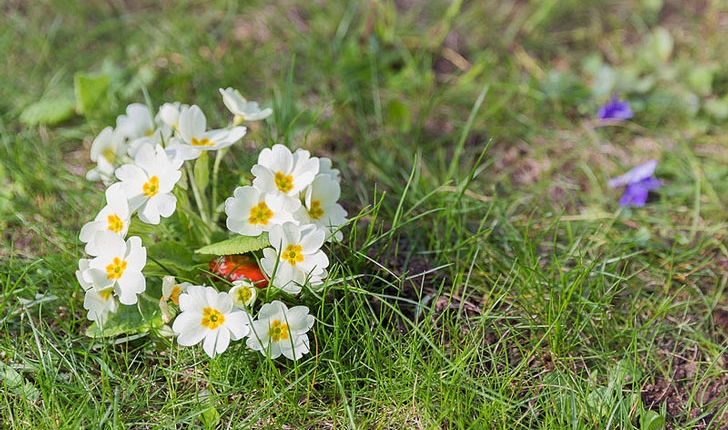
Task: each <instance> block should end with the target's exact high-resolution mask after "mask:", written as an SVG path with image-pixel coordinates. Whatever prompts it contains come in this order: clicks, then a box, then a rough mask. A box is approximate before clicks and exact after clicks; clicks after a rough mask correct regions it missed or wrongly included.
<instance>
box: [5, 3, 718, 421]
mask: <svg viewBox="0 0 728 430" xmlns="http://www.w3.org/2000/svg"><path fill="white" fill-rule="evenodd" d="M134 3H135V4H133V5H127V6H126V8H125V7H123V6H122V5H121V4H120V3H114V2H112V3H108V4H107V3H103V4H102V3H99V2H78V3H77V4H76V3H74V4H72V7H70V6H68V7H62V5H61V4H60V3H58V4H56V3H54V2H51V4H49V5H43V7H40V6H31V5H28V6H23V5H21V3H19V2H10V3H9V5H8V6H4V7H7V9H8V10H7V14H6V17H7V19H6V21H5V22H6V24H7V25H4V26H2V29H0V52H3V54H4V58H6V59H7V61H5V62H4V64H3V65H2V66H0V76H2V77H3V78H4V81H5V82H6V84H4V85H3V86H2V87H1V88H0V95H2V97H1V100H0V108H1V109H0V111H1V112H2V116H0V166H1V168H0V188H1V189H0V232H1V233H2V246H1V247H0V285H1V287H0V326H1V327H2V332H3V333H4V336H2V337H0V379H1V380H2V384H3V385H2V389H1V390H0V409H2V410H3V411H8V412H7V413H4V414H2V418H1V419H2V421H1V422H2V426H3V427H9V428H13V427H14V428H24V427H29V426H32V427H36V428H80V427H101V428H107V427H108V428H118V427H122V426H128V427H138V428H145V427H154V428H179V427H187V426H202V427H206V428H247V427H253V428H285V427H286V426H288V427H290V428H332V427H336V428H339V427H352V428H499V429H514V428H523V429H527V428H544V429H546V428H550V429H562V428H638V429H647V428H650V427H648V424H649V423H645V422H643V421H644V419H646V418H649V417H652V418H654V415H656V416H658V417H663V418H665V419H667V422H669V423H670V425H672V426H673V428H693V427H694V428H717V427H718V426H719V425H722V424H724V423H725V422H724V421H725V420H726V419H728V412H727V409H728V403H726V402H725V401H724V399H721V398H720V396H716V395H715V393H716V392H720V387H724V386H721V385H720V384H721V382H720V381H725V363H724V360H723V358H722V357H723V356H724V355H725V352H726V343H725V336H726V332H725V328H724V327H721V326H720V323H719V320H718V319H717V316H716V315H717V314H716V313H715V312H716V310H721V309H723V310H725V309H726V301H725V288H726V279H727V278H726V264H727V263H726V262H728V251H726V249H725V243H724V242H725V236H726V223H725V219H724V213H725V205H724V203H723V199H722V196H724V195H725V193H726V191H728V189H726V185H725V184H726V181H725V171H724V170H725V169H724V164H725V160H726V156H728V155H727V154H726V152H725V144H724V141H725V132H724V130H722V129H721V128H720V121H716V119H715V117H712V116H711V114H709V113H708V111H707V110H705V108H704V107H703V108H701V109H703V110H699V112H698V113H696V114H695V115H694V116H690V115H687V114H685V113H684V112H683V111H682V110H680V109H682V108H680V109H678V107H679V106H677V105H675V103H677V102H676V100H680V99H681V97H683V95H684V91H694V90H695V88H693V87H691V86H690V85H692V84H690V83H685V84H683V83H682V81H680V82H676V81H674V80H671V79H673V78H671V77H670V76H664V75H661V74H660V73H659V72H653V74H654V76H657V78H656V79H657V83H656V86H655V89H654V90H652V91H650V92H648V93H645V94H636V93H635V94H632V96H633V99H634V100H635V105H634V107H635V110H636V117H635V119H634V120H633V121H631V122H629V123H624V124H618V125H610V126H602V125H599V124H597V123H596V122H595V121H594V114H593V112H594V111H595V107H596V101H595V100H592V99H590V92H589V88H590V87H589V85H591V84H592V82H589V80H590V79H592V77H590V75H589V73H588V72H587V71H585V70H586V69H587V67H586V66H584V61H585V60H584V59H585V58H586V57H587V56H588V55H589V54H592V53H594V52H600V53H604V57H605V58H606V59H607V60H608V61H612V62H613V64H615V66H617V65H618V66H624V67H627V66H629V65H630V64H632V63H630V62H633V63H634V62H636V61H637V60H636V59H635V57H636V53H638V52H640V51H639V46H640V43H641V40H642V39H645V38H646V37H647V35H648V34H650V30H651V29H653V28H654V27H655V25H656V24H657V23H660V21H659V20H660V19H661V18H660V16H661V15H659V14H658V13H656V12H655V11H651V10H649V8H648V7H647V6H645V5H642V6H638V5H630V4H628V3H629V2H623V3H620V4H615V5H612V6H605V5H603V4H602V2H596V1H595V2H587V4H586V5H582V4H576V3H575V2H568V3H569V5H566V6H559V5H558V2H541V3H539V4H533V5H518V4H517V3H513V4H511V3H508V2H506V3H503V2H491V1H487V2H482V4H481V3H478V4H467V2H457V1H456V2H450V3H447V2H411V3H412V4H411V5H409V9H408V8H407V7H406V6H403V5H402V4H399V3H396V2H373V3H371V4H366V5H364V4H362V5H357V4H354V3H352V4H349V5H346V4H338V3H337V4H335V5H331V7H328V6H327V8H325V9H322V8H318V7H317V6H316V5H305V4H296V3H293V2H283V3H280V4H264V3H262V2H258V3H257V4H249V5H245V6H242V5H238V4H237V2H232V1H230V2H226V1H218V2H215V3H214V4H211V5H205V6H203V5H202V4H197V3H196V2H181V3H179V4H176V3H175V4H167V5H164V6H158V5H156V4H153V3H149V4H147V3H145V2H134ZM395 3H396V4H395ZM401 3H407V2H401ZM476 3H477V2H476ZM665 3H670V4H672V3H671V2H669V1H666V2H665ZM46 6H48V7H47V9H46V8H45V7H46ZM668 6H669V5H668ZM668 6H666V7H665V9H664V12H663V17H669V18H670V20H667V18H665V21H664V22H662V23H661V24H662V25H664V26H666V28H668V29H671V28H673V27H671V26H674V28H675V31H674V32H673V36H674V38H675V44H676V48H675V49H674V51H673V55H672V56H671V58H670V63H669V64H672V65H675V70H676V73H679V74H681V75H680V76H683V75H688V74H689V73H688V67H687V66H686V65H687V64H692V63H694V62H699V63H700V64H703V63H704V64H722V63H721V61H723V58H725V54H726V52H725V44H721V43H720V38H717V36H716V34H718V33H719V32H716V31H712V30H711V31H709V32H706V33H705V34H703V35H702V36H704V37H701V35H700V34H698V33H696V32H697V31H698V30H697V29H696V28H695V27H694V24H695V23H696V22H698V16H700V17H704V18H705V19H704V20H703V19H702V18H701V22H703V21H704V22H705V23H706V25H708V26H709V27H710V29H713V30H714V29H715V28H718V27H716V26H718V25H719V24H718V23H719V20H718V17H719V15H720V13H721V12H722V13H725V12H726V11H725V10H724V7H722V6H720V5H714V6H711V7H708V9H707V10H706V11H703V12H701V14H700V15H697V14H696V13H697V12H695V11H693V10H692V9H689V8H688V9H685V10H684V11H682V12H678V11H673V9H675V8H671V7H668ZM721 8H722V9H721ZM625 17H626V18H625ZM448 30H449V31H450V32H449V33H448ZM423 34H424V35H426V37H422V36H421V35H423ZM693 58H694V59H693ZM104 71H106V72H109V73H111V74H112V76H113V79H114V80H113V82H114V84H113V85H112V86H111V87H110V90H109V99H108V100H107V101H106V102H105V103H103V104H102V105H101V107H100V108H99V110H98V111H97V112H93V113H89V114H87V115H85V116H81V115H74V116H73V117H72V118H71V119H70V120H69V121H67V122H64V123H62V124H59V125H54V126H51V125H48V126H46V125H33V126H27V125H24V124H21V123H20V122H19V117H20V114H21V112H22V111H23V109H24V108H25V107H26V106H28V105H29V104H31V103H33V102H36V101H38V100H40V99H42V98H43V97H48V96H53V95H57V94H63V93H64V92H67V91H72V89H73V75H74V73H76V72H91V73H95V72H104ZM693 79H696V80H697V79H698V78H697V77H693ZM726 81H727V80H726V77H725V76H724V73H722V72H720V73H718V72H716V74H715V76H714V78H713V86H712V90H711V91H712V92H711V93H710V94H706V95H699V97H698V100H699V101H700V102H701V103H703V102H705V101H707V100H710V99H718V98H720V97H723V96H724V95H725V92H726V88H725V86H726V85H725V82H726ZM686 82H687V81H686ZM691 82H692V81H691ZM227 86H235V87H238V88H240V89H241V90H243V91H244V92H246V94H249V95H250V96H251V98H252V99H256V100H260V101H263V102H264V104H266V105H269V106H273V107H274V108H275V111H276V113H275V115H274V118H273V119H272V120H271V121H269V122H268V123H267V124H266V125H264V126H261V127H257V128H255V129H252V130H251V131H250V133H249V136H248V137H249V139H250V140H249V141H248V143H246V144H247V145H249V146H247V147H241V148H235V149H233V150H231V152H230V154H228V155H230V160H229V161H225V162H224V164H223V169H225V170H226V171H227V172H229V176H228V177H226V178H225V181H224V182H223V183H224V184H225V185H226V186H227V185H230V186H232V187H234V185H235V184H236V183H237V180H236V177H235V175H236V174H239V173H240V172H241V171H244V170H245V169H246V167H245V166H247V165H248V164H249V160H250V159H251V157H252V155H251V154H253V153H254V152H255V151H253V149H254V147H260V146H264V145H269V144H272V143H275V142H286V143H289V144H291V145H295V146H301V147H305V148H307V149H310V150H311V151H312V152H313V153H314V155H322V156H327V157H331V158H332V159H333V160H334V162H335V164H336V165H337V166H339V167H340V169H341V171H342V177H343V180H342V190H343V195H342V199H341V200H342V203H343V204H344V205H345V206H346V207H347V209H348V210H349V215H350V217H351V218H352V219H353V221H352V223H351V224H350V225H349V226H347V227H346V228H345V230H344V233H345V238H346V239H345V241H344V243H343V244H342V245H341V246H336V247H332V249H331V250H330V252H331V255H332V262H333V265H332V267H331V274H330V277H329V280H328V281H327V284H326V287H325V288H324V290H323V292H322V293H321V294H320V295H319V296H316V295H308V296H304V298H303V299H304V300H305V302H306V304H307V305H308V306H309V307H310V308H311V313H312V314H313V315H315V316H316V318H317V324H316V325H315V326H314V330H313V332H312V339H311V345H312V348H311V349H312V351H311V353H310V354H309V355H307V356H305V357H304V359H302V360H300V361H298V362H295V363H294V362H291V361H286V360H280V361H275V362H272V361H269V360H266V359H265V358H264V357H263V356H261V355H260V354H258V353H255V352H253V351H249V350H246V349H245V347H244V345H238V344H235V345H233V346H232V347H231V348H230V350H229V351H228V352H226V353H225V354H223V355H221V356H220V357H218V358H216V359H214V360H209V359H208V358H207V356H206V355H204V353H202V351H201V350H200V349H198V348H186V349H180V348H178V347H177V346H176V345H174V344H169V343H167V342H163V341H154V340H153V339H152V338H151V337H149V336H141V337H135V336H133V337H132V338H129V339H114V340H108V339H90V338H87V337H86V336H84V332H85V329H86V327H87V326H88V324H87V321H86V319H85V311H84V309H83V306H82V303H83V294H82V291H81V289H80V288H79V286H78V285H77V282H76V280H75V275H74V271H75V270H76V267H77V261H78V258H79V257H80V255H81V251H82V247H81V245H80V244H79V242H78V239H77V235H78V231H79V229H80V226H81V225H83V223H84V222H86V221H87V220H88V219H90V218H91V217H93V214H94V213H95V212H96V211H97V210H98V209H99V208H100V204H101V202H100V196H101V192H100V191H99V189H98V188H97V187H96V185H95V184H90V183H88V182H87V181H85V179H84V178H83V175H84V174H85V172H86V170H87V169H88V168H89V167H90V163H89V160H88V147H89V145H90V141H91V139H92V138H93V136H94V135H95V134H96V133H98V131H99V130H100V129H101V128H102V127H104V126H105V125H108V124H113V120H114V118H115V117H116V115H119V114H120V113H122V112H123V109H124V107H125V106H126V104H128V103H130V102H145V99H144V97H145V95H144V93H143V91H142V88H144V89H145V90H146V91H147V94H148V95H149V99H150V100H151V101H153V102H155V103H161V102H164V101H174V100H179V101H183V102H186V103H190V102H196V103H199V104H200V105H205V106H221V105H220V103H219V101H218V100H217V97H218V95H217V94H218V93H217V88H219V87H223V88H224V87H227ZM660 100H662V101H663V102H664V101H666V102H664V103H662V102H660ZM701 106H705V105H701ZM212 112H213V113H212V114H211V115H212V116H213V120H214V121H216V122H220V121H217V120H219V119H222V118H224V117H225V113H223V110H222V109H220V110H218V111H214V110H213V111H212ZM211 121H212V120H211ZM649 158H658V159H659V160H660V164H659V166H658V169H657V175H658V177H660V178H661V179H662V180H663V181H664V182H665V186H664V187H663V188H662V189H661V190H660V191H659V192H658V193H656V195H654V196H653V198H651V199H650V201H649V202H648V205H647V206H646V207H644V208H633V209H622V208H619V207H618V205H617V204H616V202H617V200H618V199H619V193H620V190H612V189H609V188H608V187H607V186H606V180H607V179H608V178H609V177H613V176H616V175H619V174H621V173H623V172H624V171H626V170H627V169H629V168H630V167H632V166H633V165H635V164H638V163H639V162H643V161H645V160H646V159H649ZM221 193H223V194H224V193H226V191H222V190H221ZM660 393H664V394H660ZM660 395H662V397H660ZM678 398H679V399H680V403H679V404H676V403H675V399H678ZM648 411H651V412H652V413H654V415H650V413H649V412H648ZM643 417H646V418H643ZM701 426H702V427H701Z"/></svg>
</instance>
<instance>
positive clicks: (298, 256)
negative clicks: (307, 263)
mask: <svg viewBox="0 0 728 430" xmlns="http://www.w3.org/2000/svg"><path fill="white" fill-rule="evenodd" d="M301 251H303V248H302V247H301V245H288V246H286V250H285V251H283V255H281V258H283V259H284V260H286V261H287V262H288V264H290V265H291V266H295V265H296V263H300V262H302V261H303V253H302V252H301Z"/></svg>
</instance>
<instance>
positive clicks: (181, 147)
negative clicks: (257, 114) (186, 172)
mask: <svg viewBox="0 0 728 430" xmlns="http://www.w3.org/2000/svg"><path fill="white" fill-rule="evenodd" d="M177 127H178V138H179V139H178V140H176V141H175V143H173V145H170V149H174V151H176V153H177V154H179V156H180V157H182V159H184V160H193V159H195V158H197V157H199V156H200V154H201V153H202V151H214V150H217V149H222V148H226V147H228V146H230V145H232V144H234V143H235V142H237V141H238V140H240V139H241V138H242V137H243V136H245V133H246V131H247V129H246V128H245V127H233V128H231V129H219V130H209V131H208V130H207V119H206V118H205V114H204V113H203V112H202V109H200V107H199V106H197V105H192V106H189V107H187V108H184V107H182V108H180V112H179V117H178V120H177Z"/></svg>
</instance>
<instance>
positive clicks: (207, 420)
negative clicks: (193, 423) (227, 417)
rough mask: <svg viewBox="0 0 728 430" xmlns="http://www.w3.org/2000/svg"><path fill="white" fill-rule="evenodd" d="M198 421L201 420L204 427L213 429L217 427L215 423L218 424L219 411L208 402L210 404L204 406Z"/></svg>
mask: <svg viewBox="0 0 728 430" xmlns="http://www.w3.org/2000/svg"><path fill="white" fill-rule="evenodd" d="M200 422H202V425H203V426H204V427H205V428H206V429H214V428H217V425H218V424H220V413H219V412H218V411H217V408H215V406H214V405H213V404H212V402H210V405H209V406H207V408H205V410H204V411H202V413H201V414H200Z"/></svg>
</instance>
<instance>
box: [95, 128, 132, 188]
mask: <svg viewBox="0 0 728 430" xmlns="http://www.w3.org/2000/svg"><path fill="white" fill-rule="evenodd" d="M126 153H127V146H126V143H125V141H124V136H123V135H122V134H121V133H117V132H116V131H115V130H114V129H113V128H112V127H106V128H104V129H103V130H101V133H99V134H98V136H96V138H94V141H93V143H92V144H91V150H90V156H91V161H93V162H95V163H96V167H94V168H93V169H91V170H89V171H88V173H86V179H88V180H89V181H99V180H100V181H103V182H104V184H107V185H108V184H110V183H111V182H113V180H114V170H115V169H116V168H117V167H119V166H121V165H122V164H124V163H126V162H127V161H129V157H127V155H126Z"/></svg>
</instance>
